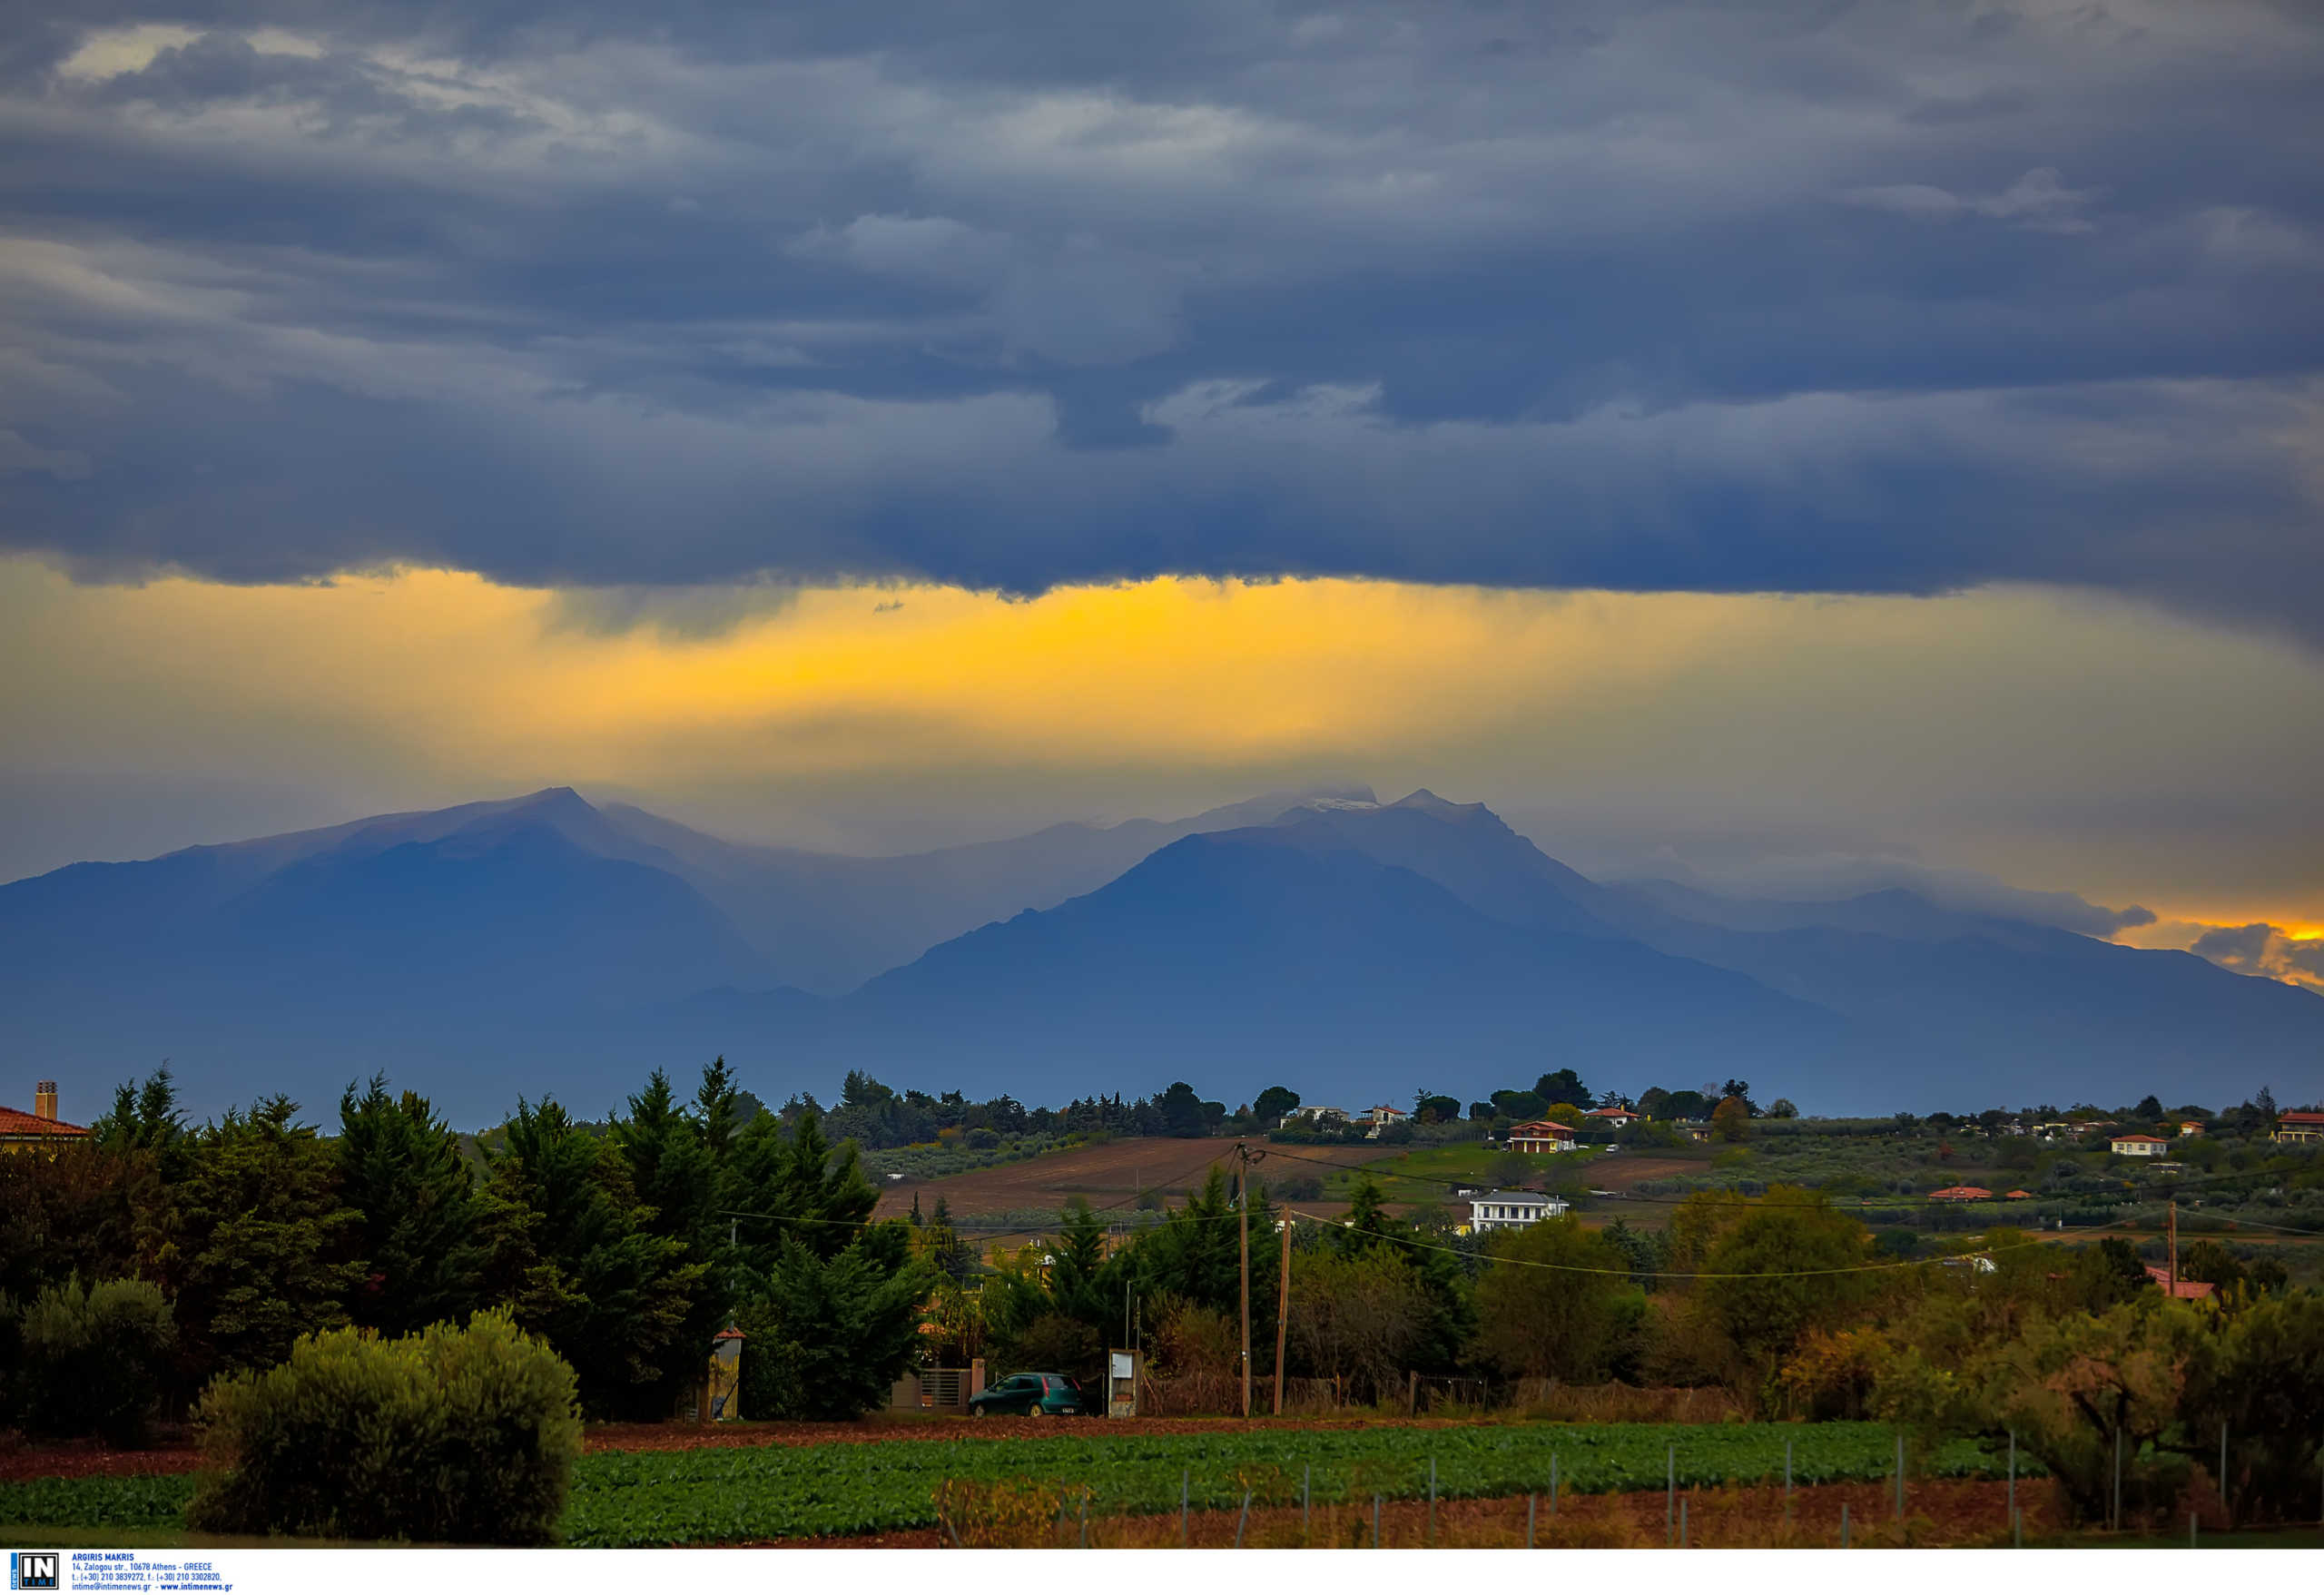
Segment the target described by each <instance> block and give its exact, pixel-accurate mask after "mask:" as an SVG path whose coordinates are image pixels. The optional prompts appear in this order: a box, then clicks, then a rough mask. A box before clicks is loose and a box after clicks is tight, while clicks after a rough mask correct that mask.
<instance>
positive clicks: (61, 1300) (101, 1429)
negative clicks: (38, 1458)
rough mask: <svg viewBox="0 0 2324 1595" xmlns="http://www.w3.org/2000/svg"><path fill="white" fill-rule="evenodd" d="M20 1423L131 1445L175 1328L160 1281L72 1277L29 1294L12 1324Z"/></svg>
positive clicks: (153, 1399)
mask: <svg viewBox="0 0 2324 1595" xmlns="http://www.w3.org/2000/svg"><path fill="white" fill-rule="evenodd" d="M15 1338H16V1367H17V1370H18V1373H17V1380H18V1382H19V1390H20V1392H21V1399H22V1402H23V1408H24V1421H25V1428H26V1429H27V1430H29V1431H30V1432H31V1433H34V1434H95V1435H100V1436H102V1437H103V1439H104V1440H105V1441H106V1442H109V1443H111V1444H113V1445H135V1444H138V1443H141V1442H143V1440H144V1438H145V1424H146V1422H147V1421H148V1420H149V1419H151V1418H152V1417H153V1408H154V1405H155V1403H157V1402H158V1401H159V1399H160V1397H161V1392H162V1376H163V1374H164V1373H165V1372H166V1370H167V1368H168V1365H169V1359H170V1353H171V1351H172V1349H173V1348H174V1347H175V1346H176V1344H177V1329H176V1326H175V1324H172V1321H171V1318H170V1302H169V1298H168V1297H167V1296H165V1295H162V1289H161V1286H159V1285H150V1284H148V1283H147V1282H145V1281H144V1280H142V1279H107V1280H100V1281H99V1282H98V1283H97V1284H96V1285H91V1286H86V1287H84V1286H83V1285H82V1284H81V1281H80V1279H79V1278H78V1277H77V1276H75V1277H74V1278H70V1279H67V1280H66V1281H65V1282H64V1284H63V1285H50V1286H49V1287H48V1288H46V1289H45V1290H44V1291H42V1292H41V1293H40V1295H37V1296H35V1297H34V1299H33V1302H32V1305H29V1306H27V1307H25V1309H24V1310H23V1312H22V1313H21V1314H19V1315H18V1317H17V1320H16V1325H15Z"/></svg>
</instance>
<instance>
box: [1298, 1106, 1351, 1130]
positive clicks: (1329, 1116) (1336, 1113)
mask: <svg viewBox="0 0 2324 1595" xmlns="http://www.w3.org/2000/svg"><path fill="white" fill-rule="evenodd" d="M1295 1118H1304V1119H1305V1120H1306V1121H1307V1122H1308V1123H1309V1124H1313V1125H1319V1126H1320V1125H1344V1124H1345V1123H1347V1121H1348V1118H1347V1109H1346V1108H1326V1107H1324V1105H1323V1104H1322V1103H1320V1102H1318V1103H1312V1104H1310V1105H1308V1106H1306V1107H1303V1108H1293V1109H1292V1110H1291V1111H1290V1112H1288V1113H1286V1114H1285V1115H1284V1116H1283V1122H1284V1123H1285V1124H1289V1123H1290V1122H1291V1121H1292V1120H1293V1119H1295Z"/></svg>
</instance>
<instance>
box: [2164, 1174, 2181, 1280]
mask: <svg viewBox="0 0 2324 1595" xmlns="http://www.w3.org/2000/svg"><path fill="white" fill-rule="evenodd" d="M2166 1294H2167V1295H2169V1296H2170V1297H2171V1300H2172V1301H2177V1300H2178V1299H2179V1198H2178V1197H2177V1196H2173V1197H2171V1275H2170V1284H2169V1285H2167V1286H2166Z"/></svg>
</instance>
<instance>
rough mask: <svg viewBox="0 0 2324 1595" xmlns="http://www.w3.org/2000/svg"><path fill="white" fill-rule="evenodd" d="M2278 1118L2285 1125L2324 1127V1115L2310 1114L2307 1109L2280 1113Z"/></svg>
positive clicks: (2295, 1109)
mask: <svg viewBox="0 0 2324 1595" xmlns="http://www.w3.org/2000/svg"><path fill="white" fill-rule="evenodd" d="M2276 1117H2277V1118H2278V1119H2280V1120H2281V1121H2282V1122H2283V1123H2285V1124H2313V1125H2324V1113H2310V1112H2309V1111H2308V1110H2307V1109H2306V1108H2294V1109H2293V1110H2292V1111H2291V1112H2290V1113H2280V1114H2278V1115H2276Z"/></svg>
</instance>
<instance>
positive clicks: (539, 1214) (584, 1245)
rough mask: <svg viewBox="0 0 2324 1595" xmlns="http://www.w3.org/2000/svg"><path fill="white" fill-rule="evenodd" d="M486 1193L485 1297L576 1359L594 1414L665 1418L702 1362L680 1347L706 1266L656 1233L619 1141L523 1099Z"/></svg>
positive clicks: (680, 1243)
mask: <svg viewBox="0 0 2324 1595" xmlns="http://www.w3.org/2000/svg"><path fill="white" fill-rule="evenodd" d="M654 1219H655V1211H654V1209H652V1208H650V1207H648V1206H645V1204H644V1203H642V1202H640V1201H639V1200H638V1198H637V1190H636V1186H635V1184H634V1182H633V1181H632V1179H631V1177H630V1172H629V1165H628V1162H627V1160H626V1159H625V1158H624V1157H623V1156H622V1154H621V1152H620V1150H619V1148H617V1147H615V1146H614V1145H613V1144H612V1143H611V1142H609V1141H600V1140H597V1139H596V1138H595V1137H591V1136H589V1135H588V1134H586V1132H584V1131H583V1130H582V1129H581V1128H580V1127H578V1126H577V1125H576V1124H575V1123H574V1122H573V1120H572V1117H570V1116H569V1115H568V1114H566V1111H565V1109H564V1108H562V1107H560V1106H558V1105H557V1103H556V1102H555V1101H553V1100H546V1099H545V1100H543V1101H542V1102H541V1103H540V1104H539V1105H538V1106H537V1107H536V1106H533V1105H531V1104H528V1103H526V1102H524V1101H521V1100H520V1101H519V1102H518V1103H517V1116H516V1117H514V1118H512V1119H510V1120H509V1121H508V1124H507V1146H506V1148H505V1150H503V1151H502V1152H501V1153H500V1154H499V1155H498V1156H497V1157H495V1159H494V1160H493V1165H492V1177H491V1178H490V1179H489V1180H488V1181H487V1184H486V1186H485V1188H484V1193H483V1222H482V1230H483V1233H484V1236H485V1239H486V1244H487V1270H486V1285H487V1290H486V1294H487V1299H489V1300H492V1301H494V1302H497V1303H502V1304H505V1305H507V1306H508V1307H509V1308H510V1309H511V1310H512V1311H513V1312H514V1313H515V1314H516V1316H517V1323H518V1324H520V1325H521V1326H522V1327H524V1328H525V1329H527V1330H529V1331H531V1332H532V1333H534V1334H539V1335H542V1336H544V1337H545V1338H546V1339H547V1341H548V1342H549V1344H551V1345H553V1346H555V1347H556V1351H557V1354H559V1355H560V1356H562V1357H564V1358H565V1360H566V1362H568V1363H570V1364H572V1365H573V1370H574V1373H576V1375H577V1376H578V1377H579V1380H580V1385H581V1400H582V1404H583V1405H584V1406H585V1407H586V1409H588V1410H589V1411H591V1412H594V1413H619V1414H623V1415H638V1416H653V1417H660V1416H662V1415H664V1413H666V1412H667V1410H668V1402H669V1398H670V1396H671V1394H672V1392H673V1387H674V1386H675V1385H676V1384H678V1383H682V1382H683V1381H685V1380H687V1379H691V1378H692V1377H693V1376H694V1372H695V1366H696V1361H697V1360H696V1359H695V1358H694V1357H693V1356H692V1355H691V1354H690V1353H689V1351H688V1349H687V1348H686V1347H684V1345H682V1344H679V1343H680V1342H681V1341H682V1339H683V1335H682V1331H683V1330H684V1326H685V1324H686V1319H687V1315H688V1314H689V1312H690V1311H691V1310H692V1309H693V1307H694V1305H695V1303H696V1302H697V1300H698V1299H699V1297H700V1295H701V1293H702V1291H703V1290H704V1275H706V1274H707V1273H708V1272H709V1268H708V1265H706V1264H704V1263H702V1262H699V1261H694V1260H691V1259H690V1258H689V1257H688V1255H687V1246H686V1243H685V1242H684V1240H681V1239H679V1238H677V1237H675V1236H663V1235H657V1234H655V1232H654V1229H653V1223H654Z"/></svg>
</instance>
